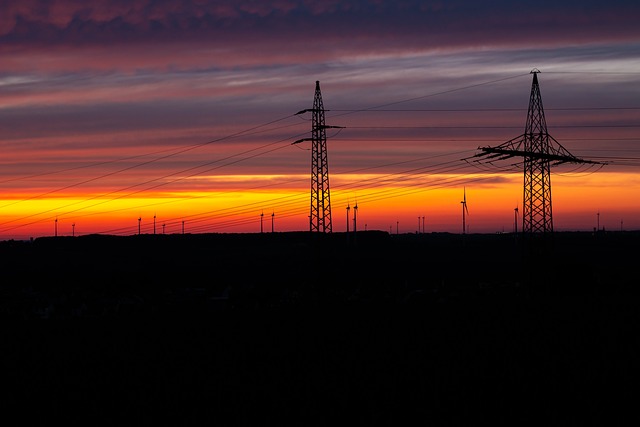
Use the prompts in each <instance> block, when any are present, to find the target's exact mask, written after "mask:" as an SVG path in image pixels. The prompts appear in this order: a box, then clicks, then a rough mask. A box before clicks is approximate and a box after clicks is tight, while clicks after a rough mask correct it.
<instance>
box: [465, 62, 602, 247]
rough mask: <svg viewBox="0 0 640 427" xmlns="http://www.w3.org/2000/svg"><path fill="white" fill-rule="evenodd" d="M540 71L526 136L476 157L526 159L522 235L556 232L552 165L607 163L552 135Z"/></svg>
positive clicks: (535, 76) (533, 86)
mask: <svg viewBox="0 0 640 427" xmlns="http://www.w3.org/2000/svg"><path fill="white" fill-rule="evenodd" d="M539 72H540V71H539V70H538V69H533V70H532V71H531V74H533V83H532V84H531V95H530V97H529V110H528V113H527V123H526V125H525V130H524V133H523V134H522V135H520V136H518V137H516V138H513V139H511V140H509V141H507V142H504V143H502V144H500V145H498V146H497V147H479V148H478V149H479V150H482V152H481V153H479V154H476V155H475V156H474V157H482V159H480V160H476V161H481V160H483V161H485V162H487V163H491V162H493V161H495V160H504V159H509V158H512V157H522V158H523V159H524V162H523V165H524V191H523V203H522V233H523V234H528V235H533V234H542V235H545V234H550V233H553V214H552V209H551V166H556V165H559V164H562V163H576V164H577V163H590V164H600V165H602V164H604V163H600V162H595V161H590V160H584V159H580V158H578V157H575V156H574V155H572V154H571V153H570V152H569V151H568V150H567V149H565V148H564V147H563V146H562V145H561V144H560V143H559V142H558V141H556V140H555V138H553V137H552V136H551V135H549V132H548V131H547V122H546V120H545V116H544V109H543V107H542V96H541V95H540V85H539V84H538V73H539ZM483 156H484V157H483Z"/></svg>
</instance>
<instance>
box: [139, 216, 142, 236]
mask: <svg viewBox="0 0 640 427" xmlns="http://www.w3.org/2000/svg"><path fill="white" fill-rule="evenodd" d="M140 221H142V217H138V236H139V235H140Z"/></svg>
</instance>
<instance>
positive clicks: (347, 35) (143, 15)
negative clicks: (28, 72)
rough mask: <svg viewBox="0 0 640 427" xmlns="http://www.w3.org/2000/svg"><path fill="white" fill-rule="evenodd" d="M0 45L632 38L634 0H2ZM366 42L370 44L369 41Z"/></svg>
mask: <svg viewBox="0 0 640 427" xmlns="http://www.w3.org/2000/svg"><path fill="white" fill-rule="evenodd" d="M0 16H1V18H0V45H4V46H5V47H6V46H9V45H13V46H14V47H15V46H21V47H27V46H47V45H49V44H52V43H55V44H57V45H59V44H61V43H62V44H68V45H75V46H77V45H102V44H111V43H115V44H130V43H134V44H135V43H149V42H153V43H157V42H160V41H161V42H165V43H174V42H194V43H198V44H200V43H207V44H214V45H221V46H223V45H231V46H234V45H236V44H238V43H251V42H255V43H258V44H262V43H263V42H265V41H271V42H272V41H281V42H282V43H284V44H283V45H281V46H280V48H282V49H288V48H291V47H295V46H297V48H302V47H303V46H305V45H308V44H309V43H311V45H321V44H323V43H325V42H327V41H331V40H340V41H341V44H342V45H338V46H334V49H338V50H339V49H348V48H350V47H352V48H358V49H371V50H374V49H375V50H380V49H384V48H385V46H386V47H393V48H394V49H397V48H400V47H402V48H405V49H424V48H438V47H447V46H456V45H460V44H464V45H465V46H468V45H469V44H470V43H471V44H475V45H477V46H483V45H511V44H513V43H516V42H522V41H528V42H529V43H538V44H541V45H544V44H555V43H563V42H564V41H565V40H566V38H567V37H569V36H570V37H571V38H572V39H573V40H574V41H580V42H606V41H611V40H625V39H629V38H633V37H636V36H637V34H638V32H639V31H638V29H637V28H638V27H637V16H640V4H638V3H637V2H630V1H627V2H620V1H618V2H616V1H613V2H599V1H569V2H567V1H563V2H557V1H536V2H526V3H525V2H513V1H493V2H490V3H487V2H478V1H362V0H347V1H344V0H342V1H323V2H316V1H293V0H290V1H287V0H282V1H275V2H260V1H234V0H229V1H198V2H196V1H194V2H183V1H171V0H163V1H157V0H156V1H154V0H134V1H128V0H127V1H109V2H102V1H100V2H87V1H75V0H61V1H55V2H51V1H37V0H24V1H19V2H18V1H16V2H8V3H7V2H3V3H2V5H0ZM370 43H372V44H370Z"/></svg>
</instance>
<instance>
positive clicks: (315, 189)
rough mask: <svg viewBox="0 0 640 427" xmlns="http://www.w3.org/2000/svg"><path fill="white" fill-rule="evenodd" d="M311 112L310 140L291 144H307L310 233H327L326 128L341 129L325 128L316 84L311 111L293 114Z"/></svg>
mask: <svg viewBox="0 0 640 427" xmlns="http://www.w3.org/2000/svg"><path fill="white" fill-rule="evenodd" d="M306 112H311V113H312V116H311V117H312V120H311V138H302V139H298V140H297V141H295V142H293V144H298V143H300V142H303V141H311V209H310V211H311V213H310V215H309V222H310V228H311V231H312V232H313V231H317V232H322V233H331V232H332V225H331V195H330V191H329V162H328V158H327V129H329V128H342V127H341V126H327V125H326V124H325V117H324V112H325V109H324V105H323V102H322V93H321V92H320V82H319V81H316V90H315V95H314V98H313V108H311V109H306V110H302V111H299V112H297V113H296V114H303V113H306Z"/></svg>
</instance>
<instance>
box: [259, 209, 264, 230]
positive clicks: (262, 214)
mask: <svg viewBox="0 0 640 427" xmlns="http://www.w3.org/2000/svg"><path fill="white" fill-rule="evenodd" d="M263 217H264V211H262V213H260V233H262V218H263Z"/></svg>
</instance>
